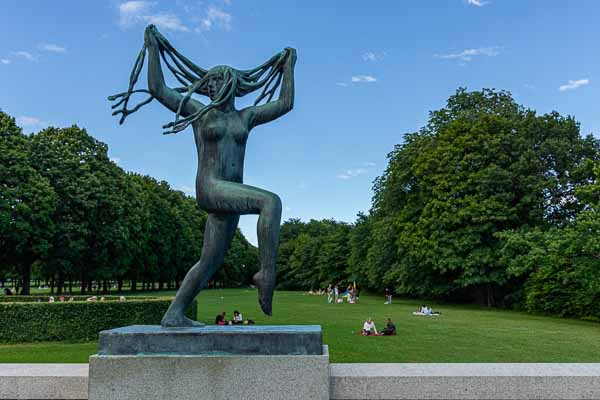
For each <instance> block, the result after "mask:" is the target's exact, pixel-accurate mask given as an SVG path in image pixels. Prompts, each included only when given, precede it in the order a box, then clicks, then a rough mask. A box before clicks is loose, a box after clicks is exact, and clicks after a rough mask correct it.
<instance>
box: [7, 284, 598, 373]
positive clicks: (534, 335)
mask: <svg viewBox="0 0 600 400" xmlns="http://www.w3.org/2000/svg"><path fill="white" fill-rule="evenodd" d="M383 301H384V300H383V296H369V295H364V296H362V298H361V300H360V303H359V304H338V305H330V304H327V300H326V297H325V296H309V295H305V294H302V293H299V292H277V293H276V296H275V302H274V313H275V315H274V316H273V317H270V318H269V317H266V316H264V315H262V314H261V313H260V311H259V308H258V304H257V300H256V291H253V290H244V289H226V290H209V291H205V292H203V293H202V294H201V295H200V298H199V303H200V305H199V309H200V311H199V319H200V320H201V321H203V322H206V323H212V322H213V321H214V316H215V315H216V314H217V313H218V312H220V311H226V312H227V316H228V317H229V318H231V317H232V316H233V310H234V309H239V310H240V311H241V312H242V313H243V315H244V318H246V319H247V318H250V319H253V320H255V321H256V323H258V324H320V325H322V326H323V330H324V342H325V343H326V344H328V345H329V351H330V356H331V361H333V362H600V324H597V323H590V322H583V321H576V320H569V319H559V318H551V317H542V316H532V315H528V314H525V313H517V312H512V311H498V310H487V309H479V308H476V307H469V306H448V305H443V306H439V307H438V306H433V308H434V309H435V310H439V311H441V312H442V316H440V317H415V316H412V311H414V309H416V307H417V306H418V305H419V304H420V303H418V302H417V301H395V302H394V304H392V305H384V304H383ZM368 316H371V317H372V318H373V319H374V320H375V323H376V324H377V327H378V328H379V329H381V328H383V326H384V325H385V319H386V318H387V317H391V318H392V320H393V321H394V323H395V324H396V327H397V329H398V336H396V337H362V336H359V335H357V334H356V332H357V331H358V330H360V328H361V327H362V323H363V322H364V320H365V318H366V317H368ZM95 350H96V344H95V343H93V342H92V343H90V342H88V343H39V344H23V345H10V346H7V345H0V362H86V361H87V357H88V356H89V355H90V354H93V353H95Z"/></svg>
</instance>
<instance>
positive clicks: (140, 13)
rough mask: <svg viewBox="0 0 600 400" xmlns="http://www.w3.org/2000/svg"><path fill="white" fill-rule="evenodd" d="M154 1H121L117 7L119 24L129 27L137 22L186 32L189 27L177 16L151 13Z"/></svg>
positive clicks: (122, 26)
mask: <svg viewBox="0 0 600 400" xmlns="http://www.w3.org/2000/svg"><path fill="white" fill-rule="evenodd" d="M154 4H155V3H154V2H149V1H141V0H133V1H127V2H125V3H121V4H119V6H118V9H119V25H120V26H121V28H129V27H131V26H134V25H137V24H142V23H143V24H154V25H156V26H157V28H159V29H164V30H169V31H174V32H176V31H180V32H188V31H189V30H190V29H189V28H188V27H187V26H185V25H184V24H183V22H181V20H180V19H179V17H178V16H176V15H174V14H170V13H153V12H152V8H153V7H154Z"/></svg>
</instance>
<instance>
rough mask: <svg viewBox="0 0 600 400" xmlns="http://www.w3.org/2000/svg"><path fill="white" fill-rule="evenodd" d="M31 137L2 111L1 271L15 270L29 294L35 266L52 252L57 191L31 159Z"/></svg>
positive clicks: (0, 146) (24, 291) (0, 167)
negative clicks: (32, 270) (32, 269)
mask: <svg viewBox="0 0 600 400" xmlns="http://www.w3.org/2000/svg"><path fill="white" fill-rule="evenodd" d="M30 144H31V143H30V138H29V137H28V136H25V135H24V134H23V133H22V131H21V129H20V128H19V127H18V126H17V125H16V123H15V120H14V118H12V117H10V116H8V115H7V114H5V113H3V112H1V111H0V266H4V268H1V267H0V270H2V269H4V270H5V271H6V272H8V271H10V270H11V269H14V272H15V273H16V274H17V275H18V276H19V277H20V279H21V282H22V290H21V294H29V290H30V288H29V286H30V280H31V268H32V265H33V264H34V263H35V262H38V263H39V262H44V261H46V260H47V256H48V253H49V252H50V251H51V245H52V237H53V235H54V223H53V220H52V214H53V213H54V210H55V207H56V194H55V193H54V190H53V189H52V187H51V186H50V184H49V182H48V180H46V179H45V178H44V177H43V176H41V175H40V174H39V173H38V171H36V169H35V168H34V167H33V164H32V162H31V146H30Z"/></svg>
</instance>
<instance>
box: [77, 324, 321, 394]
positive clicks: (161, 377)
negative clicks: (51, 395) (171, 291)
mask: <svg viewBox="0 0 600 400" xmlns="http://www.w3.org/2000/svg"><path fill="white" fill-rule="evenodd" d="M316 343H318V351H317V350H316V348H317V346H316ZM261 349H262V352H263V354H260V353H261ZM328 398H329V354H328V351H327V346H323V344H322V333H321V327H320V326H225V327H215V326H211V327H199V328H177V329H163V328H160V327H139V326H138V327H128V328H120V329H119V330H112V331H106V332H102V333H101V334H100V346H99V352H98V355H94V356H91V357H90V372H89V399H90V400H133V399H136V400H138V399H144V400H155V399H156V400H159V399H160V400H168V399H177V400H188V399H189V400H192V399H193V400H198V399H202V400H204V399H207V400H208V399H328Z"/></svg>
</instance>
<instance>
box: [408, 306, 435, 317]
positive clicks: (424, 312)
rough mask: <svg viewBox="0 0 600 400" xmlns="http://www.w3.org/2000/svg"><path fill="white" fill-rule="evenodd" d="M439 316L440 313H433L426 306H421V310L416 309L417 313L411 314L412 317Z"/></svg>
mask: <svg viewBox="0 0 600 400" xmlns="http://www.w3.org/2000/svg"><path fill="white" fill-rule="evenodd" d="M440 314H441V312H439V311H433V310H432V309H431V308H429V307H427V306H426V305H423V306H421V308H418V309H417V311H414V312H413V315H425V316H432V315H440Z"/></svg>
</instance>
